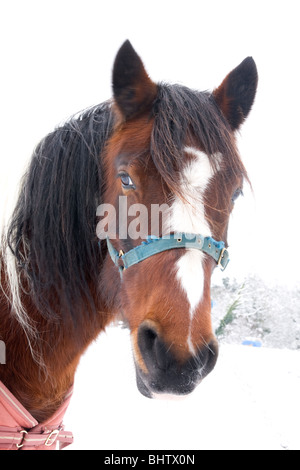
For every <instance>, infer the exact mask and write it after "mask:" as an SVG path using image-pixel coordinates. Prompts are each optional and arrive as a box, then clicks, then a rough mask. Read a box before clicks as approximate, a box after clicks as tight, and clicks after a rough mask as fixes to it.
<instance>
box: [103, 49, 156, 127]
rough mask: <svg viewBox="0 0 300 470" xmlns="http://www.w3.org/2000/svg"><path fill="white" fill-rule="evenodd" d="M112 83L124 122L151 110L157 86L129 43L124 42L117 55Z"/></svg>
mask: <svg viewBox="0 0 300 470" xmlns="http://www.w3.org/2000/svg"><path fill="white" fill-rule="evenodd" d="M112 81H113V92H114V99H115V102H116V104H117V106H118V108H119V111H120V112H121V114H122V115H123V117H124V119H125V120H127V119H130V118H132V117H135V116H137V115H138V114H140V113H143V112H145V111H147V109H149V110H150V109H151V107H152V104H153V102H154V100H155V98H156V95H157V86H156V85H155V83H154V82H152V80H151V79H150V78H149V76H148V74H147V72H146V70H145V67H144V65H143V62H142V61H141V59H140V57H139V55H138V54H137V53H136V52H135V50H134V49H133V47H132V45H131V43H130V42H129V41H125V42H124V44H123V46H122V47H121V48H120V50H119V52H118V54H117V57H116V59H115V63H114V68H113V80H112Z"/></svg>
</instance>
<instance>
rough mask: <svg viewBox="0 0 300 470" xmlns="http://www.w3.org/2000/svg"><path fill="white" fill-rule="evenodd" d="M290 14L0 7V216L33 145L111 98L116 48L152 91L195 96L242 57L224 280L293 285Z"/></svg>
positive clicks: (298, 38) (219, 5) (294, 127)
mask: <svg viewBox="0 0 300 470" xmlns="http://www.w3.org/2000/svg"><path fill="white" fill-rule="evenodd" d="M298 11H299V10H298V2H297V1H296V0H285V1H284V2H283V1H278V0H272V1H269V0H259V1H257V0H251V1H248V0H247V1H243V2H241V1H238V0H228V1H223V0H210V1H209V2H207V1H202V0H185V1H182V0H171V1H170V0H152V1H151V2H142V1H137V0H127V1H121V0H115V1H114V2H104V1H102V0H85V1H84V2H82V1H78V0H51V1H49V0H43V2H41V1H38V0H26V2H24V1H22V0H11V1H10V2H1V4H0V40H1V59H0V60H1V70H2V72H1V79H0V80H1V86H0V93H1V96H0V99H1V106H2V110H1V116H0V119H1V135H0V138H1V150H0V183H1V186H0V207H1V211H2V212H1V216H2V215H3V212H4V211H6V212H7V213H9V211H10V207H11V201H12V197H13V196H14V195H15V194H16V191H17V190H18V187H19V186H18V180H19V178H20V176H21V175H22V174H23V172H24V168H25V166H26V162H27V161H28V158H29V157H30V155H31V153H32V150H33V148H34V146H35V145H36V144H37V142H38V141H39V140H40V139H41V138H42V137H43V136H44V135H45V134H47V133H48V132H49V131H50V130H52V129H53V127H54V126H55V125H57V124H58V123H60V122H62V121H63V120H64V119H66V118H68V117H69V116H70V115H72V114H74V113H75V112H77V111H79V110H81V109H84V108H86V107H88V106H90V105H93V104H97V103H100V102H102V101H104V100H106V99H108V98H110V97H111V71H112V65H113V61H114V58H115V55H116V53H117V51H118V49H119V47H120V46H121V45H122V43H123V42H124V41H125V40H126V39H129V40H130V41H131V42H132V44H133V46H134V47H135V49H136V50H137V52H138V53H139V54H140V55H141V57H142V59H143V61H144V64H145V66H146V69H147V71H148V73H149V75H150V76H151V78H152V79H153V80H154V81H166V82H172V83H175V82H177V83H181V84H184V85H186V86H189V87H191V88H196V89H199V90H207V89H208V90H212V89H213V88H215V87H217V86H218V85H219V84H220V83H221V81H222V80H223V78H224V77H225V76H226V75H227V73H228V72H229V71H230V70H232V69H233V68H234V67H236V66H237V65H238V64H239V63H240V62H241V61H242V60H243V59H244V58H245V57H247V56H249V55H251V56H253V58H254V60H255V61H256V64H257V68H258V73H259V86H258V92H257V97H256V102H255V104H254V107H253V110H252V112H251V115H250V117H249V118H248V120H247V122H246V123H245V124H244V126H243V127H242V129H241V131H240V133H239V135H238V142H239V148H240V152H241V155H242V158H243V161H244V163H245V166H246V168H247V170H248V172H249V176H250V179H251V182H252V188H253V191H251V190H250V189H249V188H245V191H244V193H245V197H244V198H242V199H240V200H239V201H238V202H237V204H236V208H235V211H234V213H233V215H232V220H231V224H230V231H229V244H230V254H231V262H230V265H229V266H228V268H227V271H226V275H228V276H234V277H239V276H240V277H242V276H244V275H245V276H246V275H248V274H249V273H256V274H259V275H260V276H262V277H263V278H264V279H265V280H269V281H270V282H279V283H281V284H282V283H283V284H286V285H295V284H297V283H299V279H300V275H299V264H300V255H299V248H298V241H297V235H298V232H299V216H298V212H299V211H298V202H299V196H300V194H299V193H300V191H299V169H300V163H299V156H300V155H299V145H298V135H299V124H300V123H299V114H298V110H299V105H300V97H299V85H298V84H299V81H300V65H299V44H300V33H299V24H298V17H299V13H298ZM220 276H221V274H220V273H218V274H217V275H216V282H218V278H220Z"/></svg>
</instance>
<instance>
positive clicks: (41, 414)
mask: <svg viewBox="0 0 300 470" xmlns="http://www.w3.org/2000/svg"><path fill="white" fill-rule="evenodd" d="M1 285H2V290H1V289H0V339H1V340H2V341H4V343H5V346H6V364H4V365H0V380H1V381H2V382H3V383H4V385H5V386H6V387H7V388H8V389H9V390H10V391H11V393H13V395H14V396H15V397H16V398H17V399H18V400H19V401H20V402H21V403H22V405H23V406H24V407H25V408H26V409H27V410H28V411H29V412H30V413H31V414H32V416H33V417H35V418H36V419H37V421H39V422H43V421H45V420H46V419H48V418H49V417H51V416H52V415H53V414H54V413H55V412H56V410H57V409H58V408H59V406H60V405H61V403H62V401H63V400H64V397H65V395H66V394H67V393H68V391H69V389H70V387H71V386H72V385H73V381H74V375H75V371H76V368H77V365H78V362H79V360H80V357H81V355H82V354H83V352H84V351H85V349H86V348H87V346H88V345H89V344H90V342H91V341H93V340H94V339H95V338H96V337H97V335H98V334H99V333H100V332H101V330H103V329H104V328H105V326H106V325H107V323H108V322H109V320H110V315H109V312H108V311H107V308H106V307H105V304H104V303H101V302H100V303H99V316H97V318H93V319H89V318H87V317H85V316H84V315H82V321H77V322H76V325H74V324H72V322H71V321H70V322H66V321H64V322H63V321H62V322H60V321H55V322H52V321H51V320H49V319H45V318H43V317H42V316H41V314H40V313H39V312H38V310H37V309H36V307H35V306H34V304H33V302H32V300H31V299H30V297H29V296H28V295H26V296H25V295H23V297H22V303H23V307H24V310H25V311H26V312H27V315H28V317H29V318H30V320H31V321H32V324H33V325H37V328H38V331H37V333H38V334H37V337H34V336H31V335H30V334H28V332H26V331H25V330H24V328H23V327H22V326H21V325H20V322H19V320H18V319H17V318H16V316H15V314H14V313H13V312H12V308H11V304H10V302H9V300H8V289H7V285H6V284H5V273H4V271H3V268H2V271H1ZM29 346H30V347H29Z"/></svg>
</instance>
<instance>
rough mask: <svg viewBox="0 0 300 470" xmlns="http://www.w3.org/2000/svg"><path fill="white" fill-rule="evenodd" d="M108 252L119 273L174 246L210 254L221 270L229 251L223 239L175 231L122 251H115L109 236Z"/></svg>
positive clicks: (107, 241) (152, 237)
mask: <svg viewBox="0 0 300 470" xmlns="http://www.w3.org/2000/svg"><path fill="white" fill-rule="evenodd" d="M106 243H107V248H108V252H109V254H110V257H111V259H112V261H113V262H114V264H115V265H116V266H117V267H118V268H119V272H120V275H121V276H122V273H123V271H124V270H125V269H128V268H130V267H131V266H134V265H135V264H137V263H140V262H141V261H144V260H145V259H147V258H150V256H153V255H156V254H157V253H161V252H163V251H167V250H173V249H175V248H185V249H195V250H200V251H202V252H203V253H206V254H208V255H209V256H211V257H212V258H213V259H214V260H215V261H216V263H217V265H218V266H219V267H220V268H221V270H222V271H224V269H225V268H226V266H227V264H228V263H229V253H228V251H227V250H226V248H225V243H224V242H223V241H220V242H217V241H216V240H214V239H213V238H212V237H204V236H203V235H200V234H197V235H196V234H194V233H176V234H171V235H167V236H164V237H161V238H158V237H154V236H153V235H150V236H149V237H147V239H146V241H143V242H142V244H141V245H138V246H137V247H135V248H133V249H132V250H130V251H128V252H127V253H124V252H123V250H120V251H117V250H116V249H115V248H114V247H113V245H112V243H111V241H110V240H109V238H108V237H107V238H106Z"/></svg>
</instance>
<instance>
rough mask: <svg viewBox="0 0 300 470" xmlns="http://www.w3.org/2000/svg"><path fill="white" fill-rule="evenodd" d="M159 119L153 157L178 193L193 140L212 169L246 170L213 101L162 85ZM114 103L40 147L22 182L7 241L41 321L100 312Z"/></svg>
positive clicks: (74, 120) (74, 122)
mask: <svg viewBox="0 0 300 470" xmlns="http://www.w3.org/2000/svg"><path fill="white" fill-rule="evenodd" d="M152 113H153V116H154V126H153V131H152V136H151V149H150V152H151V157H152V159H153V161H154V164H155V165H156V167H157V169H158V171H159V173H160V174H161V176H162V178H163V179H164V180H165V182H166V183H167V185H168V186H169V187H170V188H173V189H174V190H176V187H177V182H178V174H179V173H180V171H181V168H182V166H183V159H182V148H183V145H184V141H185V139H186V136H187V134H188V133H190V136H191V137H193V138H194V139H195V138H196V139H197V140H199V142H201V145H202V147H203V150H204V151H205V152H206V153H207V154H208V156H209V158H210V159H211V161H212V164H214V162H213V155H214V153H215V152H220V153H222V154H223V155H226V156H227V157H228V158H229V160H230V161H229V164H230V165H231V167H232V169H233V171H237V172H240V173H243V171H244V169H243V166H242V164H241V162H240V160H239V158H237V155H236V153H235V150H234V146H233V145H232V139H231V133H230V131H229V126H228V125H227V123H226V122H225V119H224V118H223V116H222V115H221V113H220V111H219V110H218V108H217V106H216V104H215V103H214V100H213V98H212V95H210V94H209V93H199V92H194V91H191V90H189V89H187V88H185V87H182V86H177V85H171V86H169V85H163V84H160V85H159V86H158V96H157V100H156V102H155V103H154V106H153V109H152ZM113 121H114V118H113V112H112V107H111V102H106V103H103V104H101V105H98V106H96V107H94V108H91V109H89V110H88V111H85V112H83V113H82V114H80V115H78V116H76V117H73V118H72V119H70V120H69V121H67V122H66V123H65V124H64V125H62V126H60V127H58V128H57V129H55V130H54V131H53V132H51V133H50V134H49V135H47V136H46V137H45V138H44V139H43V140H42V141H41V142H40V144H39V145H38V146H37V148H36V149H35V151H34V153H33V157H32V160H31V163H30V166H29V169H28V171H27V173H26V175H25V177H24V179H23V183H22V187H21V192H20V195H19V199H18V202H17V205H16V208H15V210H14V213H13V216H12V219H11V223H10V226H9V229H8V234H7V244H8V246H9V247H10V249H11V251H12V253H13V254H14V256H15V259H16V262H17V270H18V271H19V274H20V273H21V275H22V276H20V279H21V278H23V282H24V280H25V286H26V290H28V284H29V287H30V296H31V298H32V300H33V301H34V302H35V304H36V306H37V307H38V309H39V310H40V312H41V314H42V315H43V316H45V317H50V318H53V319H54V318H61V316H65V317H69V316H70V314H71V316H72V318H73V319H74V321H76V319H77V318H78V315H82V313H83V312H84V313H87V314H89V313H90V314H94V313H95V311H96V306H95V301H94V298H95V295H94V290H95V288H96V286H97V285H98V281H99V273H100V269H101V263H102V259H101V252H100V250H99V247H98V241H97V237H96V223H97V221H96V208H97V206H98V205H99V204H100V203H101V202H102V200H101V195H102V194H103V187H104V184H105V181H104V176H103V168H102V159H101V153H102V151H103V148H104V146H105V143H106V141H107V139H108V138H109V136H110V135H111V132H112V128H113Z"/></svg>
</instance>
